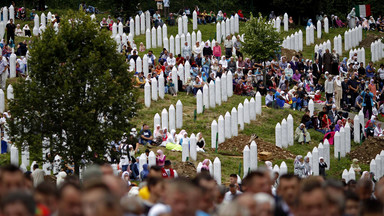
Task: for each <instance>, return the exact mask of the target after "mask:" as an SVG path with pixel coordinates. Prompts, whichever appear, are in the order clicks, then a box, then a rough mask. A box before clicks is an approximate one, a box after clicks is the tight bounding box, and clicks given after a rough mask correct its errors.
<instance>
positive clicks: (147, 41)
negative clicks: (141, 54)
mask: <svg viewBox="0 0 384 216" xmlns="http://www.w3.org/2000/svg"><path fill="white" fill-rule="evenodd" d="M145 48H147V49H150V48H151V30H149V29H147V30H146V31H145Z"/></svg>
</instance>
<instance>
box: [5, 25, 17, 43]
mask: <svg viewBox="0 0 384 216" xmlns="http://www.w3.org/2000/svg"><path fill="white" fill-rule="evenodd" d="M5 28H6V29H7V44H9V39H12V41H13V43H15V29H16V25H15V24H14V23H13V19H10V20H9V23H8V24H7V25H6V26H5Z"/></svg>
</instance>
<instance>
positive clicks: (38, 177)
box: [32, 164, 45, 188]
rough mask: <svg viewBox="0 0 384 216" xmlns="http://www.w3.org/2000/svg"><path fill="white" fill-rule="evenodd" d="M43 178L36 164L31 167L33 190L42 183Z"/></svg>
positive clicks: (43, 173) (42, 173) (42, 171)
mask: <svg viewBox="0 0 384 216" xmlns="http://www.w3.org/2000/svg"><path fill="white" fill-rule="evenodd" d="M44 176H45V172H44V170H42V169H39V165H38V164H35V165H33V172H32V178H33V186H34V187H35V188H36V187H37V186H38V185H39V184H40V183H42V182H44Z"/></svg>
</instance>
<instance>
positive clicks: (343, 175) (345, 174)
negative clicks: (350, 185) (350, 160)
mask: <svg viewBox="0 0 384 216" xmlns="http://www.w3.org/2000/svg"><path fill="white" fill-rule="evenodd" d="M341 178H342V179H344V180H345V182H349V172H348V170H347V169H344V170H343V173H342V174H341Z"/></svg>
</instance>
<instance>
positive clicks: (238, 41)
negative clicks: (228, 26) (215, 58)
mask: <svg viewBox="0 0 384 216" xmlns="http://www.w3.org/2000/svg"><path fill="white" fill-rule="evenodd" d="M233 46H234V47H235V49H236V56H237V57H238V58H239V57H240V56H241V57H243V54H242V53H241V52H240V49H241V47H242V44H241V41H240V36H239V35H237V37H236V41H235V43H234V44H233Z"/></svg>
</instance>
